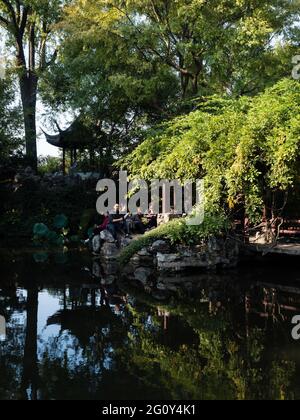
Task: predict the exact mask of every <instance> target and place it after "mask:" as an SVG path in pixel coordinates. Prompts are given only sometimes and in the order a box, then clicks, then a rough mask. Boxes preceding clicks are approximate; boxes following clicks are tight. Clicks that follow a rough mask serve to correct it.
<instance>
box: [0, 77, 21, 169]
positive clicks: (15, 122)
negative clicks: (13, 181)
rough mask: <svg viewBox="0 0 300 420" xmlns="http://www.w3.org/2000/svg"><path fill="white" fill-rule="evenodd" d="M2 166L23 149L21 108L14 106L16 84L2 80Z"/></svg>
mask: <svg viewBox="0 0 300 420" xmlns="http://www.w3.org/2000/svg"><path fill="white" fill-rule="evenodd" d="M0 109H1V113H0V165H1V164H5V163H7V160H8V159H9V157H11V156H12V155H13V154H14V153H16V151H18V150H19V149H20V147H21V143H22V139H21V135H20V134H21V133H20V131H21V130H20V129H21V120H20V117H19V112H20V109H19V106H18V105H15V104H14V84H13V83H12V82H11V81H9V80H1V79H0Z"/></svg>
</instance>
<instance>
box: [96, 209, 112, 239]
mask: <svg viewBox="0 0 300 420" xmlns="http://www.w3.org/2000/svg"><path fill="white" fill-rule="evenodd" d="M108 224H109V212H107V213H106V214H105V216H104V219H103V221H102V223H101V225H99V226H96V227H95V229H94V235H100V233H101V232H103V231H104V230H106V229H107V226H108Z"/></svg>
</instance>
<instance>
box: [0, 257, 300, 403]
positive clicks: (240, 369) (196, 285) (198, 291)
mask: <svg viewBox="0 0 300 420" xmlns="http://www.w3.org/2000/svg"><path fill="white" fill-rule="evenodd" d="M286 264H288V271H286V266H287V265H286ZM121 271H122V270H121ZM0 272H1V280H0V399H2V400H36V399H40V400H63V399H68V400H72V399H74V400H78V399H81V400H82V399H83V400H114V399H123V400H126V399H129V400H130V399H149V400H150V399H158V400H162V399H172V400H175V399H189V400H193V399H197V400H202V399H222V400H223V399H229V400H244V399H299V398H300V375H299V374H300V352H299V346H300V341H295V340H293V338H292V334H291V331H292V328H293V326H292V318H293V317H294V316H295V315H297V314H300V275H299V274H298V272H299V270H298V266H297V264H294V265H293V264H292V263H290V261H288V262H285V263H284V264H282V263H279V264H277V265H276V264H275V263H270V262H267V263H264V264H257V265H256V266H253V265H251V266H243V267H240V268H238V269H236V270H233V271H230V272H225V273H210V274H203V273H202V274H201V273H198V274H195V273H193V274H191V275H190V277H189V276H186V277H185V278H182V281H183V282H187V281H188V282H189V284H193V288H192V289H191V288H190V289H189V290H182V291H180V290H179V291H177V292H176V293H175V292H174V293H167V294H165V295H163V294H161V293H158V292H157V291H156V292H154V291H153V289H151V287H149V286H148V285H147V286H146V285H144V286H142V284H141V283H140V284H138V283H134V282H131V281H130V282H127V281H125V280H124V278H122V279H121V278H120V274H118V271H117V268H116V266H115V265H112V266H110V267H103V266H101V265H100V264H99V263H98V262H96V261H92V259H91V257H90V255H87V254H85V253H70V254H51V255H47V254H44V253H42V252H40V253H36V254H34V255H32V253H31V252H30V251H28V252H27V251H26V250H24V252H16V251H5V252H2V253H1V262H0ZM177 277H178V276H177Z"/></svg>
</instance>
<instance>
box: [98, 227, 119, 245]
mask: <svg viewBox="0 0 300 420" xmlns="http://www.w3.org/2000/svg"><path fill="white" fill-rule="evenodd" d="M100 238H101V240H102V241H104V242H108V243H111V244H112V243H114V242H115V240H114V237H113V236H112V234H111V233H110V232H109V231H108V230H103V231H102V232H101V233H100Z"/></svg>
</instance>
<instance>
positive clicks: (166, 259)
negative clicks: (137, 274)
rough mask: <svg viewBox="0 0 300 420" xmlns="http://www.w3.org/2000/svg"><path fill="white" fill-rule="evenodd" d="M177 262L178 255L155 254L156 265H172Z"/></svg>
mask: <svg viewBox="0 0 300 420" xmlns="http://www.w3.org/2000/svg"><path fill="white" fill-rule="evenodd" d="M178 260H180V255H179V254H162V253H161V252H159V253H158V254H157V262H158V264H164V263H172V262H175V261H178Z"/></svg>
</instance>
